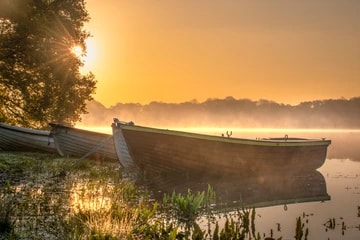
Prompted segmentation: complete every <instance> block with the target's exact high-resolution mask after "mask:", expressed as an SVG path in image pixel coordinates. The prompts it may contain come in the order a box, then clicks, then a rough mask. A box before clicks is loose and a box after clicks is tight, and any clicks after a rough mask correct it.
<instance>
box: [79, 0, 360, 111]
mask: <svg viewBox="0 0 360 240" xmlns="http://www.w3.org/2000/svg"><path fill="white" fill-rule="evenodd" d="M352 5H354V6H352ZM359 8H360V2H359V3H357V2H352V3H351V4H350V3H349V4H340V3H339V4H334V5H330V4H326V3H325V2H324V3H323V2H322V3H319V4H313V3H307V2H283V3H281V4H275V3H274V4H273V5H271V4H270V5H269V4H267V3H258V2H252V1H251V2H250V1H239V2H236V3H234V2H231V4H230V2H229V1H227V0H225V1H220V2H216V3H215V2H214V3H211V4H209V3H207V2H204V1H195V2H193V1H190V2H181V1H180V2H176V1H175V2H167V1H159V2H156V3H153V2H152V3H150V2H146V1H141V2H136V1H135V2H134V1H116V0H109V1H107V2H106V3H103V2H98V1H95V0H88V1H87V9H88V11H89V14H90V16H91V20H90V22H89V23H88V24H87V26H86V28H87V29H88V30H89V31H90V33H91V34H92V36H93V37H91V42H90V43H89V44H88V55H89V56H88V57H87V59H86V61H85V65H86V66H85V67H84V69H85V70H86V71H91V72H93V73H94V74H95V77H96V79H97V80H98V85H97V87H98V88H97V92H96V95H94V98H95V99H96V100H97V101H100V102H101V103H102V104H104V105H105V106H107V107H109V106H111V105H115V104H116V103H119V102H121V103H130V102H131V103H141V104H148V103H150V102H152V101H161V102H172V103H180V102H186V101H191V100H193V99H196V100H197V101H199V102H203V101H206V100H207V99H209V98H225V97H227V96H233V97H234V98H237V99H239V98H249V99H251V100H259V99H267V100H273V101H276V102H278V103H285V104H292V105H296V104H299V103H300V102H303V101H312V100H321V99H330V98H333V99H338V98H341V97H345V98H351V97H356V96H358V95H359V93H358V89H360V81H359V79H358V78H359V76H360V70H359V68H358V66H359V65H360V59H359V58H358V56H359V55H360V48H358V47H357V46H358V42H360V32H359V31H355V30H354V29H356V28H350V27H346V26H360V17H359V15H358V13H357V12H355V11H354V10H353V9H359ZM145 9H146V10H145ZM283 9H287V11H283ZM304 9H308V11H306V12H307V14H308V17H307V18H304V17H303V16H304V12H303V10H304ZM335 13H337V14H335ZM341 14H345V15H346V16H348V17H347V18H340V17H339V16H342V15H341ZM114 23H115V24H114ZM344 36H346V37H344ZM91 51H95V52H96V54H95V53H92V52H91Z"/></svg>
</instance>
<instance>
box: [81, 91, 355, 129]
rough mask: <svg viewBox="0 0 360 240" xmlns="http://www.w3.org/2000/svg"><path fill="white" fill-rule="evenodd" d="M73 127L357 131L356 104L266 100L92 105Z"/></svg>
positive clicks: (350, 100) (351, 102) (93, 102)
mask: <svg viewBox="0 0 360 240" xmlns="http://www.w3.org/2000/svg"><path fill="white" fill-rule="evenodd" d="M87 107H88V112H89V113H88V114H85V115H83V116H82V121H81V122H80V123H79V125H83V126H111V123H112V122H113V118H115V117H116V118H118V119H120V120H121V121H127V122H128V121H133V122H134V123H135V124H137V125H143V126H152V127H161V128H175V127H176V128H179V127H196V128H199V127H202V128H203V127H205V126H206V127H213V128H266V129H272V128H280V129H284V128H289V129H295V128H302V129H308V128H310V129H324V128H325V129H360V121H358V117H359V115H360V110H359V109H360V98H352V99H349V100H347V99H337V100H321V101H320V100H317V101H311V102H304V103H301V104H299V105H296V106H291V105H286V104H279V103H276V102H273V101H268V100H259V101H252V100H249V99H234V98H233V97H227V98H225V99H209V100H207V101H205V102H203V103H198V102H196V101H190V102H184V103H176V104H175V103H162V102H152V103H150V104H147V105H141V104H137V103H118V104H116V105H115V106H112V107H109V108H106V107H105V106H103V105H102V104H101V103H99V102H96V101H92V102H89V103H88V105H87Z"/></svg>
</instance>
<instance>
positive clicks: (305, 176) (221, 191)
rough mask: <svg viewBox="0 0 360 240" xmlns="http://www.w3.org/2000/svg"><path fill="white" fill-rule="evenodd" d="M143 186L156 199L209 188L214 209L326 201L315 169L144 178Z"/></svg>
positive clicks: (323, 185) (322, 185)
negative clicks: (244, 174)
mask: <svg viewBox="0 0 360 240" xmlns="http://www.w3.org/2000/svg"><path fill="white" fill-rule="evenodd" d="M139 184H142V185H144V186H145V187H146V188H147V189H148V190H150V192H151V193H152V195H153V197H154V198H155V199H156V200H160V201H161V199H162V198H163V196H164V194H172V193H173V192H176V193H182V194H186V193H187V191H188V189H190V190H191V192H192V193H196V192H202V191H206V190H207V188H208V185H211V186H212V187H213V189H214V191H215V193H216V204H215V208H216V209H217V210H226V209H229V208H230V209H234V208H240V207H256V208H258V207H268V206H275V205H285V206H286V204H291V203H300V202H316V201H327V200H330V196H329V195H328V193H327V189H326V182H325V179H324V177H323V175H322V174H321V173H320V172H318V171H316V170H309V171H302V172H298V173H286V172H276V173H274V174H273V175H253V176H243V175H232V176H205V175H202V176H201V177H191V178H190V177H188V178H183V177H177V176H161V175H153V176H147V178H146V180H145V181H140V182H139Z"/></svg>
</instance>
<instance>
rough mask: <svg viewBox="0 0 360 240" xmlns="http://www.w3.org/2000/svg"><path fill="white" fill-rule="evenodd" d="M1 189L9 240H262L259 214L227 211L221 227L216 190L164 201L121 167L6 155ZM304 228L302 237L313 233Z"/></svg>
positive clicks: (0, 215)
mask: <svg viewBox="0 0 360 240" xmlns="http://www.w3.org/2000/svg"><path fill="white" fill-rule="evenodd" d="M0 187H1V188H0V235H2V236H3V237H5V239H170V240H171V239H262V238H261V237H260V234H259V232H256V228H255V216H256V213H255V209H248V208H240V210H237V211H235V212H234V213H232V214H229V213H224V216H225V218H226V221H225V224H224V226H220V225H219V224H218V222H217V221H215V218H214V211H213V205H214V201H215V197H216V194H215V192H214V190H213V189H212V187H211V186H208V188H207V189H205V190H204V191H200V192H192V191H191V190H190V189H189V190H188V191H187V192H186V193H185V194H181V193H176V192H173V193H172V194H169V195H164V198H163V201H160V202H158V201H155V200H153V199H150V195H149V194H148V193H147V192H146V191H145V190H143V189H141V188H139V187H137V186H135V185H134V183H132V182H130V181H127V180H125V179H123V176H122V174H121V169H120V168H119V164H118V162H103V161H98V160H90V159H82V160H79V159H75V158H60V157H58V156H57V155H51V154H39V153H36V154H35V153H11V152H0ZM217 213H218V212H217ZM204 216H205V218H206V220H207V221H208V222H207V226H208V228H207V229H206V228H204V227H200V226H199V219H200V218H204ZM302 226H303V225H302V223H297V225H296V234H299V235H297V237H298V238H297V239H302V237H305V236H307V234H308V233H307V229H305V233H304V229H303V227H302ZM262 237H263V239H266V236H265V235H263V236H262ZM270 237H271V238H269V239H272V236H270ZM0 239H1V238H0ZM279 239H281V238H279Z"/></svg>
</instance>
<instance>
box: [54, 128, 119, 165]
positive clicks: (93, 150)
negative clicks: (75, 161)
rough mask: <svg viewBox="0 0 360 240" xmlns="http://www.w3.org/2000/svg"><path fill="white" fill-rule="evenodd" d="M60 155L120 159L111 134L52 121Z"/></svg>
mask: <svg viewBox="0 0 360 240" xmlns="http://www.w3.org/2000/svg"><path fill="white" fill-rule="evenodd" d="M49 125H50V126H51V133H52V135H53V137H54V143H55V146H56V149H57V151H58V153H59V154H60V156H72V157H79V158H87V157H88V158H96V159H110V160H118V158H117V154H116V152H115V147H114V142H113V137H112V135H111V134H105V133H99V132H93V131H88V130H84V129H79V128H74V127H70V126H65V125H62V124H56V123H50V124H49Z"/></svg>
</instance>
